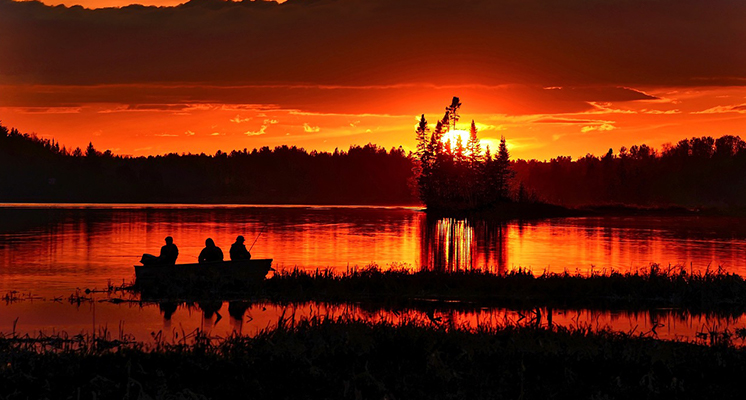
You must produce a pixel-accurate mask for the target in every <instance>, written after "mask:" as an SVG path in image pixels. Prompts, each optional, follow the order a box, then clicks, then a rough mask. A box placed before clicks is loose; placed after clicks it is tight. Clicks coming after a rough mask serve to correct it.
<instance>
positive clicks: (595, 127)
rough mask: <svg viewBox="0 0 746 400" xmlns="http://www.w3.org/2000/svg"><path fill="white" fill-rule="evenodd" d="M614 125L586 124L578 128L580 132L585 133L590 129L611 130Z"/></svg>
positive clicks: (590, 130)
mask: <svg viewBox="0 0 746 400" xmlns="http://www.w3.org/2000/svg"><path fill="white" fill-rule="evenodd" d="M614 129H616V127H615V126H614V125H612V124H601V125H588V126H584V127H582V128H580V132H583V133H587V132H592V131H600V132H605V131H613V130H614Z"/></svg>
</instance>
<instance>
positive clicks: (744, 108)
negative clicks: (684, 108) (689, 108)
mask: <svg viewBox="0 0 746 400" xmlns="http://www.w3.org/2000/svg"><path fill="white" fill-rule="evenodd" d="M725 113H739V114H746V103H744V104H737V105H731V106H715V107H712V108H708V109H706V110H702V111H695V112H692V114H725Z"/></svg>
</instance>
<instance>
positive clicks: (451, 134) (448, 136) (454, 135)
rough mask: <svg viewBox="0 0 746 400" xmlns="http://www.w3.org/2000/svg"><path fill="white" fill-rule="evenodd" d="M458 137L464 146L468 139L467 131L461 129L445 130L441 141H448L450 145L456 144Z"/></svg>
mask: <svg viewBox="0 0 746 400" xmlns="http://www.w3.org/2000/svg"><path fill="white" fill-rule="evenodd" d="M459 137H460V138H461V144H462V145H463V146H464V147H466V142H468V141H469V132H468V131H463V130H461V129H454V130H450V131H448V132H446V133H445V134H444V135H443V143H445V142H448V141H450V142H451V146H456V142H457V141H458V138H459Z"/></svg>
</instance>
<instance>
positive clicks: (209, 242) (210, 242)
mask: <svg viewBox="0 0 746 400" xmlns="http://www.w3.org/2000/svg"><path fill="white" fill-rule="evenodd" d="M205 246H207V247H215V241H213V240H212V239H211V238H207V239H206V240H205Z"/></svg>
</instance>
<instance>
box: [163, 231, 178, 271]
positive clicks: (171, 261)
mask: <svg viewBox="0 0 746 400" xmlns="http://www.w3.org/2000/svg"><path fill="white" fill-rule="evenodd" d="M165 240H166V244H165V245H164V246H163V247H161V254H160V255H159V256H158V262H159V263H160V264H163V265H175V264H176V259H177V258H178V257H179V248H178V247H176V245H175V244H174V238H172V237H171V236H166V239H165Z"/></svg>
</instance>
